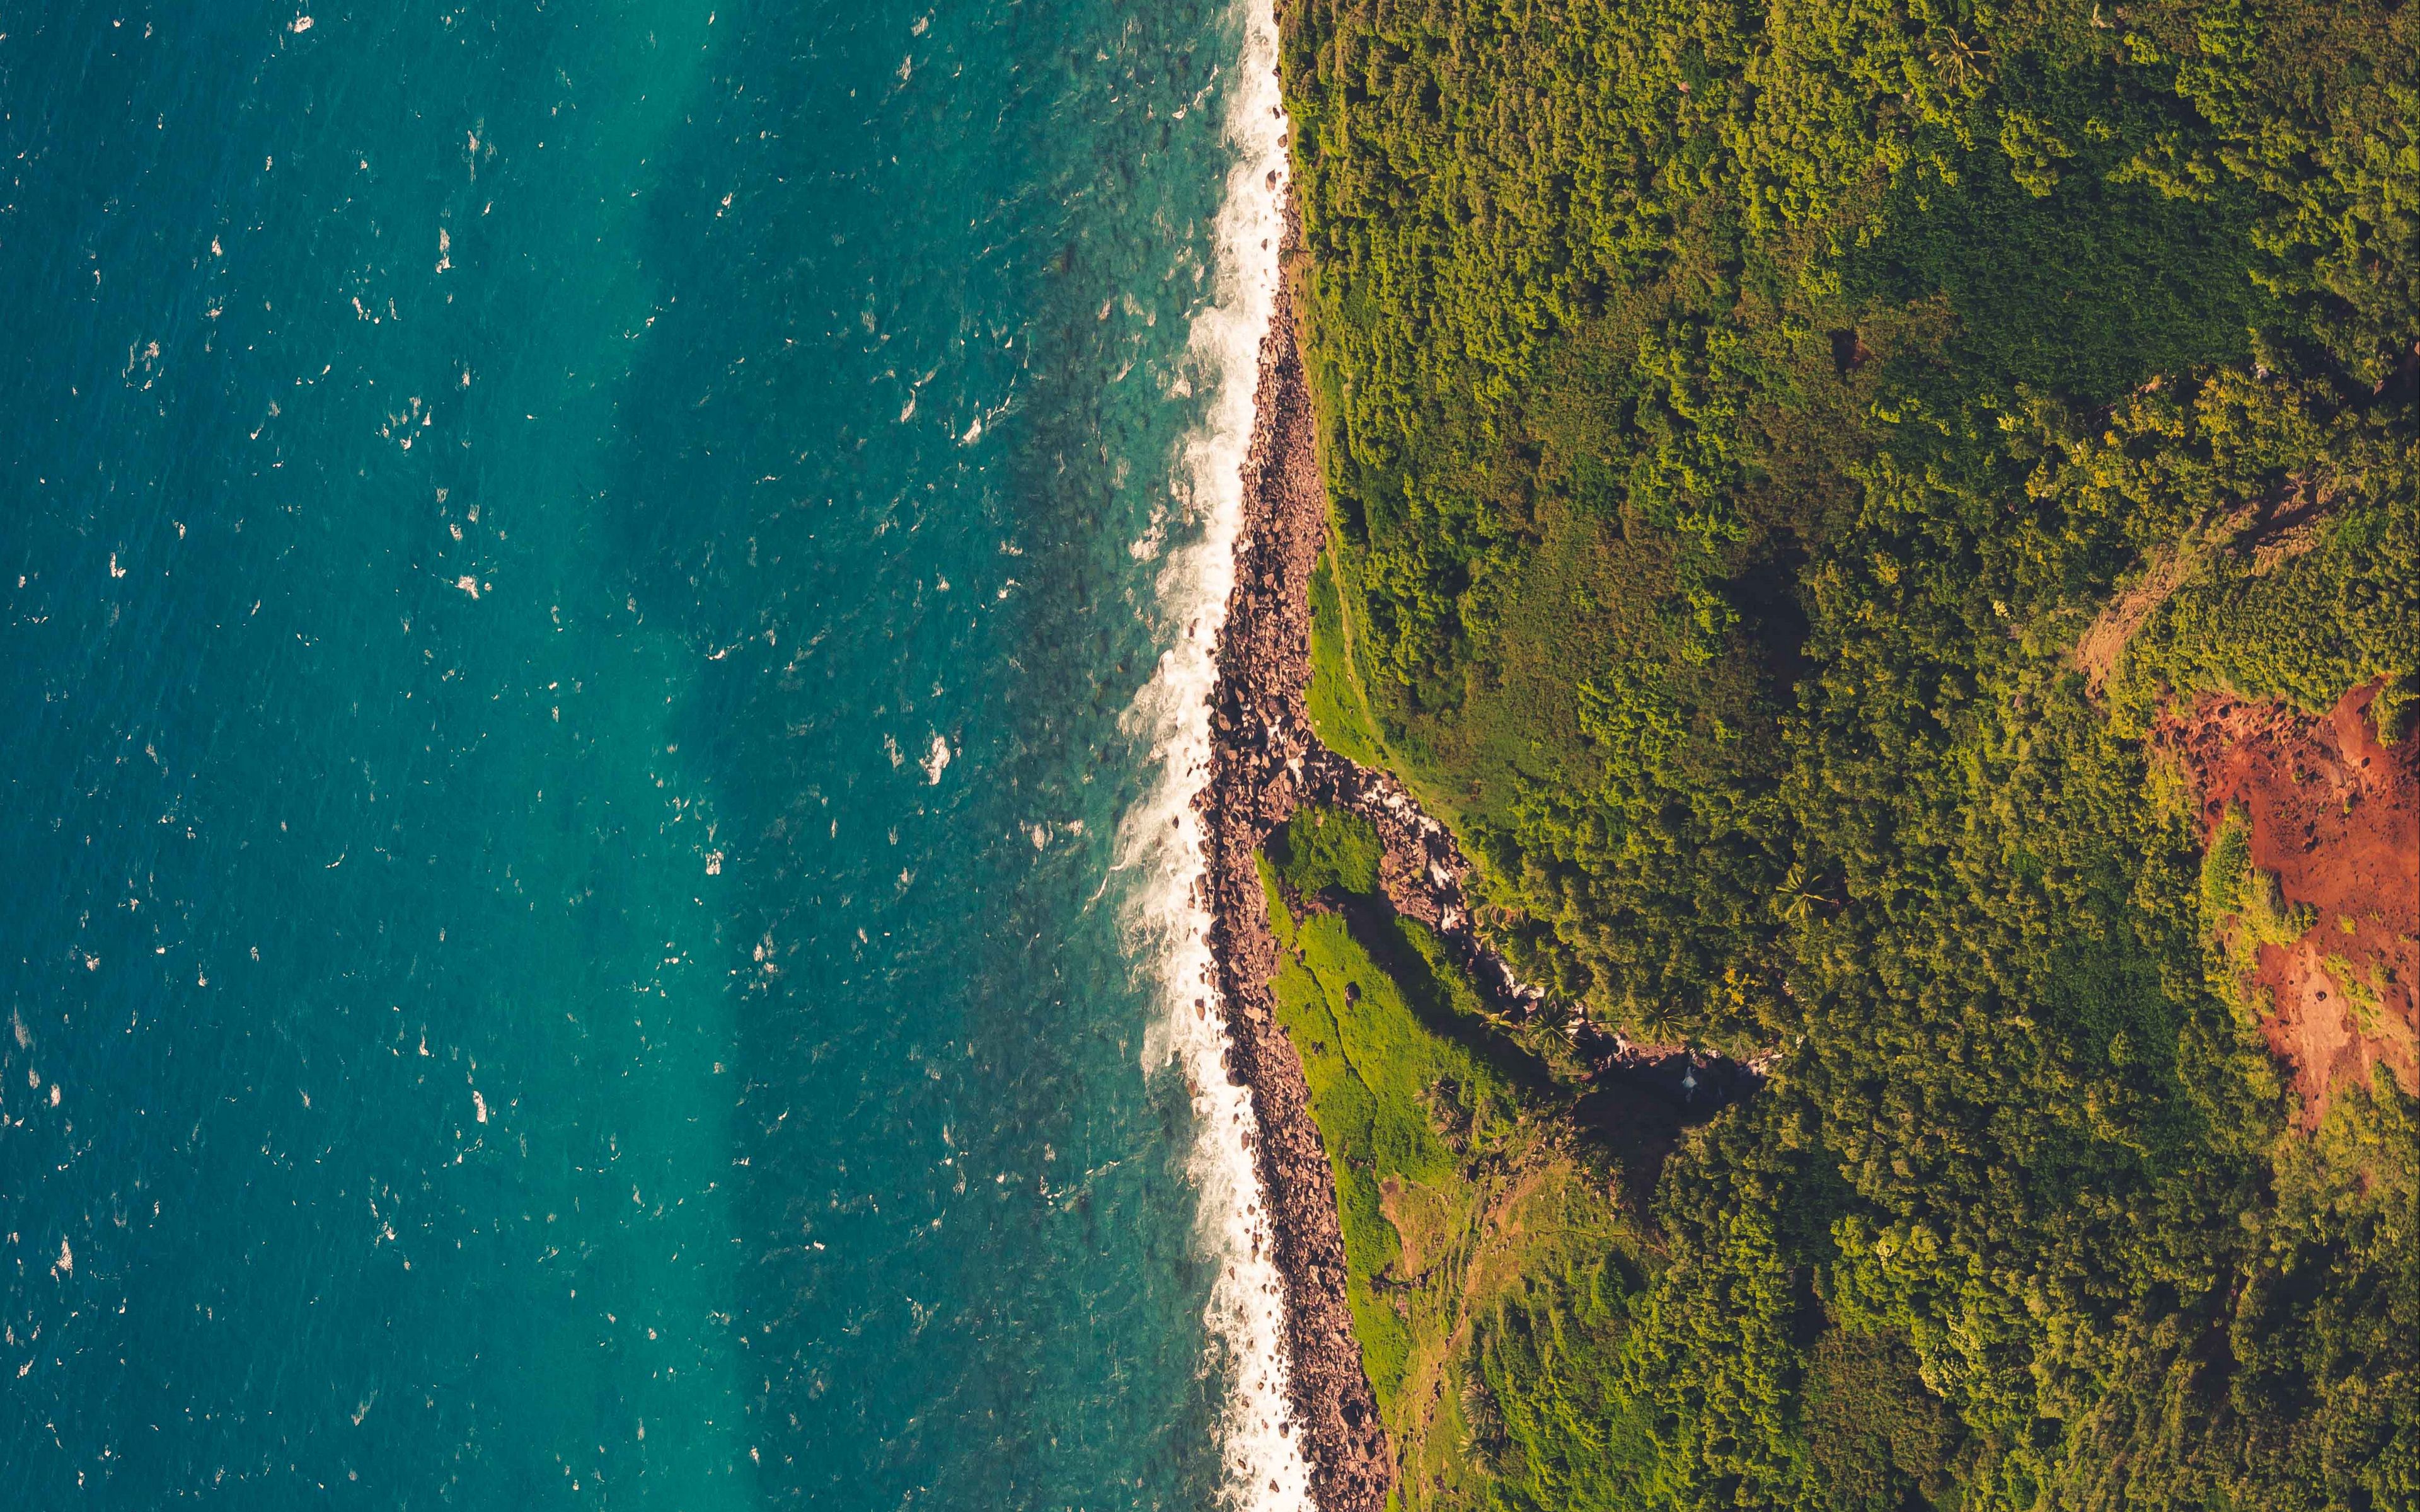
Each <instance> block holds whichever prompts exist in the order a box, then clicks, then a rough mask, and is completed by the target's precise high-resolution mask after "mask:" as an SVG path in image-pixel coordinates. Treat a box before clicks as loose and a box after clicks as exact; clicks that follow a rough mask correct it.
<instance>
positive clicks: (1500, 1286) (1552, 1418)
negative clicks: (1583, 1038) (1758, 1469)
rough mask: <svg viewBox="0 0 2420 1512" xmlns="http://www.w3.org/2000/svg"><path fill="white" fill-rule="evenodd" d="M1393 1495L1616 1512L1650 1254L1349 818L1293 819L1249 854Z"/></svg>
mask: <svg viewBox="0 0 2420 1512" xmlns="http://www.w3.org/2000/svg"><path fill="white" fill-rule="evenodd" d="M1261 876H1262V882H1263V885H1264V887H1265V889H1266V893H1267V898H1268V905H1269V918H1270V922H1271V925H1272V927H1273V928H1274V930H1275V932H1276V933H1277V937H1278V941H1279V944H1280V947H1281V949H1282V953H1281V955H1280V965H1279V970H1278V974H1277V979H1276V980H1275V982H1274V983H1273V986H1274V988H1275V995H1276V998H1277V1008H1278V1017H1279V1022H1280V1025H1281V1026H1283V1028H1284V1030H1285V1032H1286V1035H1287V1037H1288V1039H1289V1040H1290V1041H1292V1042H1293V1044H1294V1047H1295V1052H1296V1054H1297V1055H1299V1056H1300V1057H1301V1060H1302V1067H1303V1074H1304V1079H1305V1081H1306V1082H1307V1084H1308V1085H1309V1088H1310V1090H1311V1117H1312V1119H1313V1121H1314V1122H1316V1123H1317V1125H1318V1127H1319V1131H1320V1136H1321V1139H1322V1141H1323V1142H1324V1143H1325V1144H1326V1149H1327V1152H1328V1159H1329V1163H1330V1166H1331V1169H1332V1170H1333V1172H1334V1176H1335V1180H1336V1190H1337V1206H1338V1216H1339V1218H1340V1220H1341V1222H1342V1229H1343V1238H1344V1252H1345V1264H1346V1281H1345V1292H1346V1298H1347V1301H1348V1303H1349V1304H1350V1305H1351V1309H1352V1314H1353V1322H1354V1330H1355V1333H1356V1335H1357V1337H1358V1338H1359V1340H1360V1343H1361V1349H1362V1358H1363V1365H1364V1367H1365V1368H1366V1369H1367V1371H1368V1372H1369V1376H1370V1382H1371V1385H1372V1387H1373V1390H1374V1392H1375V1393H1376V1396H1377V1399H1378V1406H1379V1411H1380V1413H1381V1414H1382V1416H1383V1417H1384V1419H1385V1421H1386V1423H1387V1427H1388V1432H1389V1434H1390V1435H1391V1437H1392V1439H1393V1442H1394V1443H1395V1445H1396V1449H1397V1453H1398V1456H1399V1461H1400V1465H1401V1468H1402V1472H1403V1490H1402V1493H1401V1497H1402V1500H1401V1504H1402V1505H1403V1506H1404V1507H1405V1508H1407V1509H1409V1508H1418V1507H1430V1506H1444V1505H1453V1506H1500V1507H1530V1506H1549V1505H1550V1506H1557V1507H1563V1506H1596V1505H1604V1506H1607V1507H1611V1506H1616V1505H1621V1504H1624V1503H1623V1502H1622V1501H1621V1499H1619V1498H1618V1497H1615V1496H1614V1495H1613V1492H1612V1491H1611V1490H1607V1491H1606V1493H1605V1494H1604V1495H1602V1496H1600V1495H1598V1494H1596V1493H1595V1492H1594V1491H1590V1492H1589V1494H1586V1495H1580V1494H1575V1489H1578V1488H1627V1487H1631V1486H1634V1485H1635V1484H1636V1483H1637V1479H1638V1476H1639V1475H1640V1474H1641V1473H1643V1472H1642V1471H1641V1470H1640V1468H1639V1467H1640V1466H1642V1465H1644V1464H1647V1463H1649V1462H1650V1458H1651V1455H1652V1440H1651V1439H1650V1438H1649V1437H1648V1435H1647V1432H1646V1429H1645V1427H1643V1425H1642V1423H1641V1422H1640V1421H1637V1420H1636V1419H1637V1414H1636V1413H1635V1412H1633V1410H1632V1408H1631V1407H1630V1406H1629V1398H1628V1396H1626V1395H1625V1394H1623V1393H1622V1392H1621V1390H1620V1389H1619V1388H1618V1381H1617V1376H1618V1371H1619V1365H1618V1360H1619V1351H1620V1346H1621V1338H1622V1335H1623V1331H1624V1327H1625V1319H1626V1316H1627V1314H1626V1312H1625V1308H1624V1303H1625V1299H1626V1298H1627V1297H1628V1295H1629V1294H1630V1292H1631V1290H1632V1289H1633V1288H1634V1287H1635V1286H1636V1285H1637V1279H1638V1277H1639V1276H1640V1275H1641V1273H1642V1268H1643V1266H1644V1264H1645V1260H1646V1253H1647V1252H1646V1249H1645V1246H1644V1243H1643V1241H1642V1237H1641V1233H1640V1229H1639V1227H1638V1226H1637V1223H1636V1222H1635V1220H1634V1219H1633V1218H1632V1217H1631V1216H1630V1215H1629V1214H1627V1213H1626V1212H1624V1211H1621V1208H1620V1207H1619V1206H1618V1203H1617V1199H1616V1198H1615V1196H1614V1193H1615V1191H1616V1190H1617V1186H1618V1183H1617V1181H1616V1180H1614V1179H1613V1177H1612V1175H1611V1173H1609V1172H1608V1170H1607V1169H1606V1165H1605V1162H1604V1161H1603V1159H1602V1158H1601V1157H1598V1156H1595V1155H1593V1154H1592V1153H1591V1152H1590V1151H1587V1150H1584V1149H1579V1148H1577V1147H1575V1144H1574V1143H1573V1141H1572V1138H1571V1135H1570V1129H1571V1127H1572V1125H1571V1124H1570V1122H1569V1120H1568V1118H1567V1106H1568V1101H1569V1093H1568V1091H1567V1089H1566V1088H1563V1087H1562V1086H1561V1085H1560V1083H1559V1082H1558V1080H1557V1079H1556V1078H1555V1076H1554V1075H1553V1073H1552V1072H1550V1071H1549V1070H1548V1069H1547V1068H1546V1067H1545V1066H1544V1065H1543V1064H1542V1063H1540V1062H1539V1061H1537V1060H1536V1059H1534V1058H1533V1057H1530V1056H1529V1055H1528V1053H1527V1052H1526V1051H1524V1050H1523V1049H1522V1048H1521V1047H1520V1046H1519V1045H1518V1044H1516V1043H1515V1042H1513V1041H1512V1040H1511V1039H1510V1038H1509V1037H1507V1036H1506V1035H1505V1034H1503V1033H1501V1032H1499V1030H1498V1028H1497V1026H1496V1025H1495V1024H1494V1023H1492V1022H1491V1020H1490V1019H1489V1018H1488V1016H1487V1014H1486V1011H1485V1004H1484V999H1483V998H1482V997H1481V995H1480V993H1479V991H1478V989H1477V987H1476V986H1475V985H1474V984H1473V983H1472V982H1470V981H1469V980H1467V978H1466V977H1465V976H1464V975H1463V974H1462V973H1461V972H1460V970H1459V969H1458V968H1457V967H1455V966H1454V965H1453V964H1452V963H1451V962H1450V958H1449V957H1448V956H1447V955H1446V954H1445V952H1444V947H1443V943H1442V942H1441V941H1440V940H1438V939H1437V937H1436V936H1435V934H1434V933H1432V932H1430V931H1429V930H1428V929H1426V928H1425V927H1423V926H1422V925H1420V924H1419V923H1418V922H1416V921H1413V920H1410V919H1405V918H1400V917H1398V916H1396V915H1394V914H1393V913H1392V912H1390V911H1389V910H1388V909H1387V908H1386V906H1385V903H1384V901H1383V899H1382V898H1381V897H1380V896H1379V894H1378V891H1377V887H1376V837H1375V835H1374V833H1373V832H1371V831H1370V829H1369V826H1368V825H1367V824H1366V822H1363V821H1360V820H1358V819H1356V818H1354V817H1353V816H1350V815H1346V814H1342V813H1337V812H1333V811H1323V810H1305V811H1304V812H1301V813H1298V814H1297V815H1296V816H1295V819H1294V821H1293V822H1292V823H1291V824H1289V825H1287V826H1286V828H1284V829H1283V830H1280V832H1279V833H1278V834H1277V835H1275V836H1273V837H1272V838H1271V843H1270V845H1269V847H1268V850H1267V851H1266V852H1265V853H1264V856H1263V858H1262V869H1261Z"/></svg>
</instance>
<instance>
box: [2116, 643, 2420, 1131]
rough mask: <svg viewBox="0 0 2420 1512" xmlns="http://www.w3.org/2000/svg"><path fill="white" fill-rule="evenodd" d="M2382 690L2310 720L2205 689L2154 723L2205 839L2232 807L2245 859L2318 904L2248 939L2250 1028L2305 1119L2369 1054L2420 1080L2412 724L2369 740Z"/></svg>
mask: <svg viewBox="0 0 2420 1512" xmlns="http://www.w3.org/2000/svg"><path fill="white" fill-rule="evenodd" d="M2379 687H2380V685H2379V684H2376V683H2372V684H2369V685H2368V686H2366V687H2357V688H2355V689H2353V690H2352V691H2351V692H2350V693H2348V694H2346V695H2345V696H2344V698H2343V699H2342V700H2341V701H2340V702H2338V703H2337V704H2336V706H2335V708H2334V709H2333V710H2331V711H2329V713H2328V714H2327V715H2326V716H2325V717H2320V718H2317V719H2314V718H2308V717H2304V716H2300V715H2296V714H2293V713H2291V712H2289V711H2288V710H2285V709H2282V708H2279V707H2278V706H2277V705H2275V704H2269V703H2248V702H2243V701H2242V700H2240V699H2230V698H2226V697H2224V696H2221V695H2217V694H2210V695H2205V696H2204V697H2203V698H2202V699H2201V701H2200V702H2197V703H2195V705H2194V707H2193V709H2192V711H2191V712H2190V713H2189V714H2185V715H2181V716H2180V715H2177V714H2173V713H2172V714H2170V715H2169V716H2168V717H2165V718H2164V719H2163V720H2162V721H2161V725H2160V729H2159V731H2158V733H2157V738H2158V739H2159V740H2160V742H2161V744H2163V745H2164V746H2166V747H2167V748H2170V749H2173V750H2175V751H2177V752H2178V753H2179V754H2180V756H2182V757H2183V759H2184V762H2185V765H2186V769H2187V770H2188V771H2189V772H2190V773H2191V774H2192V776H2193V779H2194V780H2195V784H2196V786H2197V787H2198V788H2199V790H2200V794H2201V801H2202V816H2203V819H2204V822H2205V824H2206V825H2207V828H2206V830H2205V843H2207V841H2208V839H2209V838H2211V837H2214V836H2215V835H2216V834H2217V832H2218V826H2219V824H2220V821H2221V820H2222V819H2223V818H2224V817H2225V816H2226V810H2227V806H2228V805H2230V804H2241V805H2242V806H2243V809H2244V811H2245V813H2246V814H2247V815H2248V817H2249V818H2250V820H2251V825H2252V863H2253V865H2255V866H2257V867H2258V868H2260V869H2261V870H2262V871H2264V872H2274V873H2275V874H2276V877H2277V881H2278V886H2279V887H2280V890H2282V891H2283V892H2284V894H2285V896H2286V901H2287V902H2288V903H2308V904H2310V905H2311V906H2312V907H2313V908H2315V909H2317V910H2318V913H2319V921H2318V923H2317V924H2315V925H2313V926H2312V928H2311V929H2310V930H2309V931H2308V932H2307V933H2304V935H2303V936H2302V938H2300V939H2298V940H2296V941H2295V942H2293V943H2292V944H2291V945H2284V946H2279V945H2264V946H2262V947H2260V951H2259V964H2258V968H2257V971H2256V972H2255V973H2254V975H2253V978H2252V982H2251V989H2252V992H2253V995H2254V996H2255V998H2256V1000H2257V998H2258V997H2259V996H2260V995H2262V994H2263V993H2264V991H2265V993H2266V995H2268V997H2269V999H2270V1002H2271V1005H2272V1006H2271V1008H2270V1010H2269V1011H2267V1012H2266V1013H2265V1014H2264V1015H2263V1018H2262V1021H2261V1032H2262V1034H2263V1035H2264V1036H2265V1037H2266V1038H2267V1040H2268V1041H2269V1047H2270V1049H2271V1050H2272V1051H2273V1052H2274V1053H2275V1054H2276V1055H2277V1056H2278V1057H2279V1058H2281V1059H2282V1060H2284V1061H2286V1062H2287V1063H2288V1065H2290V1066H2291V1067H2292V1068H2293V1073H2294V1077H2293V1079H2294V1089H2295V1090H2296V1091H2297V1092H2298V1093H2300V1094H2301V1097H2302V1100H2303V1109H2304V1123H2305V1125H2306V1126H2309V1127H2316V1126H2317V1125H2318V1123H2319V1115H2320V1113H2321V1111H2322V1110H2323V1108H2324V1106H2325V1104H2326V1101H2327V1097H2328V1093H2329V1091H2330V1090H2331V1089H2332V1088H2335V1087H2337V1086H2339V1085H2342V1084H2344V1083H2347V1082H2356V1083H2360V1084H2363V1085H2366V1084H2367V1082H2368V1080H2369V1077H2370V1074H2371V1068H2372V1067H2374V1066H2376V1065H2378V1064H2380V1063H2381V1062H2383V1063H2384V1064H2385V1065H2387V1066H2388V1067H2390V1068H2391V1069H2392V1070H2393V1072H2394V1073H2395V1075H2396V1078H2397V1080H2398V1081H2400V1082H2401V1083H2402V1084H2403V1086H2404V1087H2405V1088H2407V1089H2411V1090H2420V737H2407V738H2405V739H2404V740H2403V741H2401V742H2399V743H2398V744H2397V746H2396V748H2394V749H2392V750H2389V749H2386V748H2383V747H2381V746H2380V745H2379V743H2378V737H2377V734H2376V733H2375V732H2374V730H2373V729H2372V727H2371V725H2370V721H2369V717H2368V715H2369V703H2370V700H2372V699H2373V698H2375V697H2377V696H2378V691H2379ZM2347 920H2350V924H2351V927H2350V930H2348V929H2347V927H2346V921H2347ZM2348 976H2350V977H2351V978H2352V979H2354V980H2350V981H2348V980H2344V979H2345V978H2346V977H2348Z"/></svg>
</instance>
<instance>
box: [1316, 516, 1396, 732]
mask: <svg viewBox="0 0 2420 1512" xmlns="http://www.w3.org/2000/svg"><path fill="white" fill-rule="evenodd" d="M1303 701H1304V704H1305V712H1306V713H1307V714H1308V715H1309V716H1310V718H1311V729H1312V730H1313V731H1314V732H1316V733H1318V735H1319V738H1320V739H1321V740H1322V741H1325V742H1326V745H1327V748H1328V749H1330V750H1332V751H1334V752H1336V753H1337V754H1338V755H1340V756H1342V757H1344V758H1345V759H1346V760H1348V761H1355V762H1358V763H1360V764H1362V765H1364V766H1379V765H1383V764H1385V760H1386V757H1385V752H1384V749H1383V748H1381V746H1380V745H1379V743H1378V731H1377V727H1376V726H1375V725H1373V723H1372V722H1371V719H1370V704H1369V701H1368V700H1366V699H1364V698H1363V697H1362V696H1361V682H1360V679H1358V678H1357V677H1356V676H1354V675H1353V650H1352V641H1351V638H1350V636H1349V635H1348V634H1347V632H1346V630H1345V625H1344V601H1343V599H1342V596H1341V595H1339V594H1338V593H1337V592H1336V569H1335V565H1334V563H1333V561H1332V560H1331V559H1330V557H1329V556H1328V554H1327V553H1326V552H1325V551H1323V552H1321V553H1320V554H1319V562H1318V564H1317V565H1315V566H1313V567H1312V568H1311V686H1310V687H1308V688H1307V689H1305V690H1304V694H1303Z"/></svg>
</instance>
